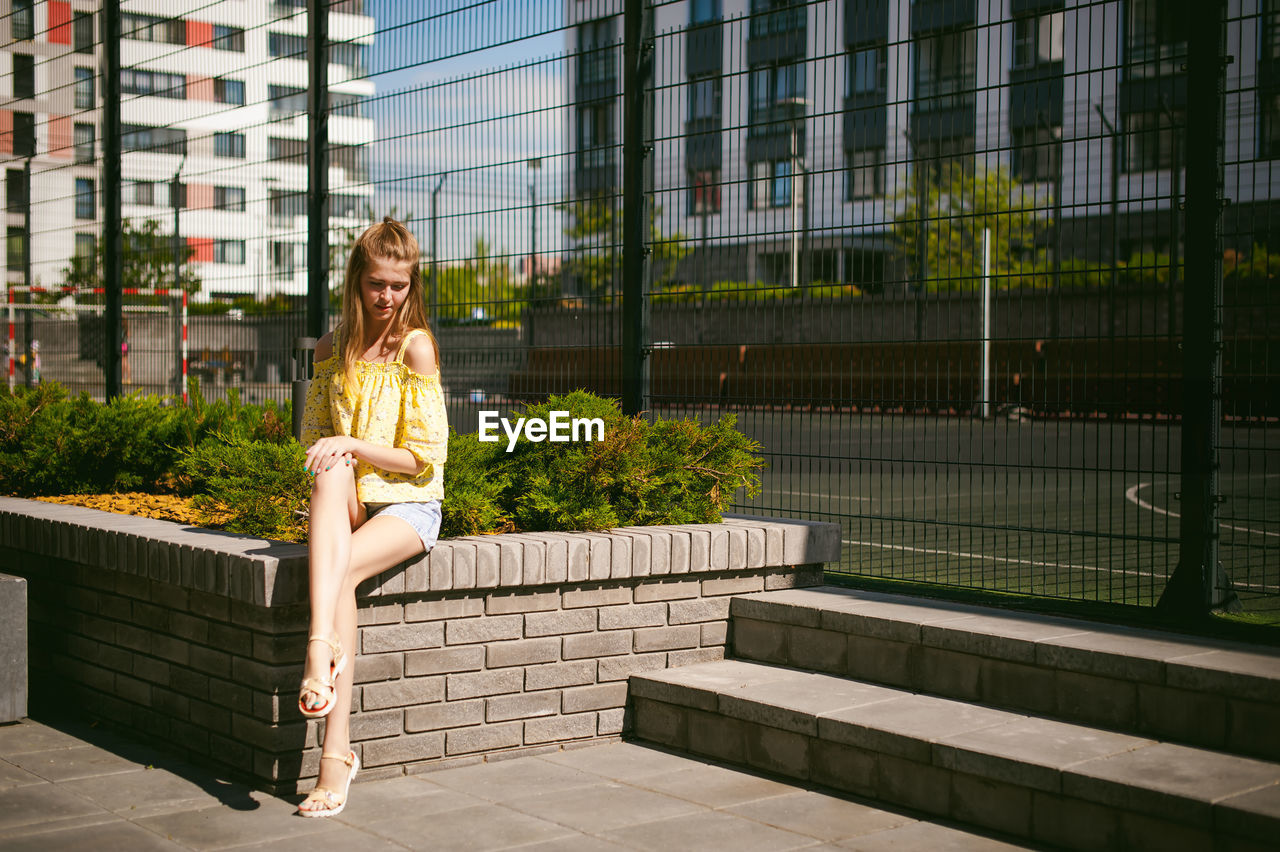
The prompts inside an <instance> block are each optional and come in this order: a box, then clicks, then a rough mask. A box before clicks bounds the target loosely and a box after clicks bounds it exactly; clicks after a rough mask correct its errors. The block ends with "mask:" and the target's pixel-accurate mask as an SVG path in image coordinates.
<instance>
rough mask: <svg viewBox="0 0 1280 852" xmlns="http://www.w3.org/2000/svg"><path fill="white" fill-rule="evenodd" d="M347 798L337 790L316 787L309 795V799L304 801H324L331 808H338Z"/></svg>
mask: <svg viewBox="0 0 1280 852" xmlns="http://www.w3.org/2000/svg"><path fill="white" fill-rule="evenodd" d="M346 798H347V797H346V796H344V795H342V794H341V793H339V792H338V791H337V790H330V789H329V788H328V787H315V788H313V789H312V790H311V792H310V793H308V794H307V798H305V799H303V801H304V802H311V801H315V802H319V801H322V800H323V801H324V803H325V804H326V805H328V806H329V807H331V808H336V807H337V806H338V805H340V804H342V802H343V801H344V800H345V799H346Z"/></svg>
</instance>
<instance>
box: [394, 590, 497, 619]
mask: <svg viewBox="0 0 1280 852" xmlns="http://www.w3.org/2000/svg"><path fill="white" fill-rule="evenodd" d="M484 605H485V599H484V598H482V597H479V596H476V597H465V598H443V599H441V600H433V601H413V602H412V603H407V604H405V605H404V620H405V621H443V620H449V619H456V618H472V617H474V616H477V615H484Z"/></svg>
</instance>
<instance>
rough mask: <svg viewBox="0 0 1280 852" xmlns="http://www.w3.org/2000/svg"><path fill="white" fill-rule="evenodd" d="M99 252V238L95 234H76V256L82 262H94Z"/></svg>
mask: <svg viewBox="0 0 1280 852" xmlns="http://www.w3.org/2000/svg"><path fill="white" fill-rule="evenodd" d="M97 251H98V238H97V237H96V236H94V235H93V234H76V254H75V256H76V257H77V258H79V259H80V260H82V261H86V262H92V261H93V256H94V255H95V254H96V253H97Z"/></svg>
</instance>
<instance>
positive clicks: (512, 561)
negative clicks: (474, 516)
mask: <svg viewBox="0 0 1280 852" xmlns="http://www.w3.org/2000/svg"><path fill="white" fill-rule="evenodd" d="M523 582H524V545H523V544H522V543H521V542H519V541H513V540H512V538H511V537H510V536H502V537H501V538H500V539H499V540H498V585H499V586H519V585H521V584H522V583H523Z"/></svg>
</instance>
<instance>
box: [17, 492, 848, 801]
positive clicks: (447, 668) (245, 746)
mask: <svg viewBox="0 0 1280 852" xmlns="http://www.w3.org/2000/svg"><path fill="white" fill-rule="evenodd" d="M839 551H840V536H839V529H838V527H837V526H836V525H834V524H825V523H811V522H805V521H794V520H785V519H769V518H753V517H748V516H731V517H728V518H726V520H725V522H724V523H722V524H700V525H688V526H667V527H633V528H624V529H618V530H612V531H610V532H608V533H526V534H512V535H500V536H477V537H470V538H462V539H452V540H447V541H442V542H440V544H439V545H437V547H436V548H435V549H434V550H433V551H432V552H431V554H429V555H428V556H426V557H424V558H422V559H419V560H417V561H413V562H409V563H406V564H404V565H401V566H398V567H397V568H395V569H392V570H390V571H388V572H386V573H384V574H383V575H381V576H380V577H379V578H377V580H376V581H375V582H370V583H368V584H366V585H365V586H363V587H362V588H361V594H360V600H359V605H360V619H359V623H360V638H359V655H358V657H357V660H356V677H357V683H356V695H355V696H354V708H355V710H354V712H353V716H352V739H353V742H354V744H355V748H357V749H358V750H359V751H360V753H361V759H362V762H363V763H364V765H365V766H366V767H367V768H366V770H365V771H364V772H363V773H362V775H365V777H378V776H379V775H390V774H400V773H403V772H415V771H421V770H423V769H425V768H429V767H432V766H439V765H455V764H456V763H458V762H465V761H480V760H484V759H493V758H495V757H497V756H507V755H516V754H528V753H530V752H534V751H538V750H550V749H558V748H562V747H565V746H566V745H567V744H578V743H582V742H586V741H591V740H596V739H600V738H610V737H618V736H620V735H621V734H622V733H623V732H624V731H626V730H627V729H628V724H629V719H628V718H627V717H626V711H625V707H626V698H627V678H628V676H629V675H630V674H631V673H633V672H640V671H647V670H651V669H657V668H666V667H671V666H680V665H685V664H689V663H695V662H704V661H708V660H716V659H721V658H722V657H723V656H724V648H725V643H726V639H727V636H726V634H727V631H728V615H729V597H730V596H731V595H734V594H740V593H745V592H756V591H764V590H770V589H783V588H792V587H801V586H812V585H817V584H819V583H821V580H822V563H824V562H828V561H832V560H835V559H837V558H838V557H839ZM0 572H5V573H10V574H15V575H18V576H21V577H25V578H26V580H27V582H28V586H29V607H30V642H31V647H30V660H31V699H32V706H33V707H35V708H37V709H39V708H44V707H49V706H51V705H52V704H53V703H55V702H56V703H59V704H62V705H63V706H65V707H67V708H70V709H72V710H73V711H74V712H77V713H81V712H83V713H87V714H90V715H91V716H93V717H96V718H100V719H102V720H104V721H106V722H109V723H110V724H112V725H115V726H118V727H121V728H124V729H126V730H127V731H128V732H129V733H131V734H133V735H135V736H138V737H142V738H145V739H151V740H153V741H156V742H157V743H160V744H163V745H164V747H165V748H167V749H169V750H171V751H177V752H178V753H179V754H181V755H183V756H185V757H188V758H191V759H195V760H198V761H200V762H203V763H206V764H212V765H215V766H217V767H218V768H220V769H222V770H223V771H227V772H229V773H231V774H233V775H236V776H240V777H244V778H247V779H248V780H250V781H251V782H252V783H254V784H256V785H257V786H259V787H261V788H263V789H266V790H270V791H272V792H291V791H294V790H296V789H298V788H302V789H307V788H309V787H310V784H311V782H310V779H311V778H313V777H314V775H315V772H316V769H317V766H318V762H319V757H320V754H319V748H318V734H319V732H320V724H321V723H317V722H308V721H306V720H305V719H303V718H302V716H301V715H300V714H299V713H298V711H297V707H296V702H297V689H298V681H299V679H300V677H301V674H302V665H301V661H302V655H303V648H304V641H305V638H306V635H307V576H306V549H305V548H304V547H302V546H299V545H293V544H286V543H280V542H272V541H266V540H263V539H254V538H248V537H244V536H236V535H231V534H227V533H220V532H215V531H209V530H201V529H196V528H193V527H189V526H184V525H181V524H174V523H169V522H166V521H156V520H151V519H148V518H138V517H130V516H123V515H112V514H108V513H106V512H99V511H96V510H93V509H84V508H80V507H75V506H62V505H56V504H51V503H40V502H35V501H29V500H19V499H14V498H0Z"/></svg>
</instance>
